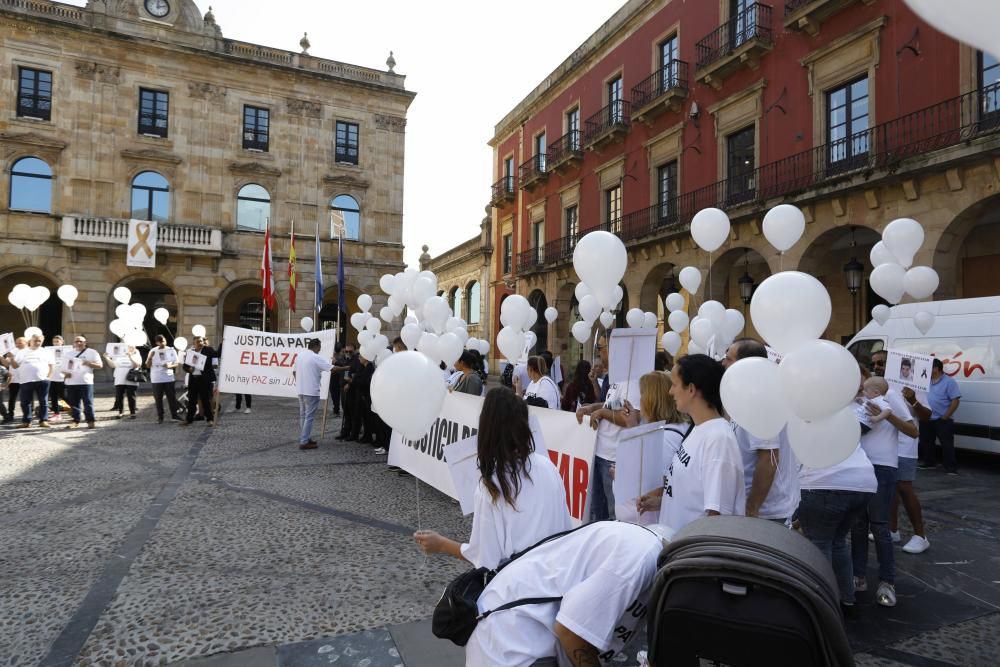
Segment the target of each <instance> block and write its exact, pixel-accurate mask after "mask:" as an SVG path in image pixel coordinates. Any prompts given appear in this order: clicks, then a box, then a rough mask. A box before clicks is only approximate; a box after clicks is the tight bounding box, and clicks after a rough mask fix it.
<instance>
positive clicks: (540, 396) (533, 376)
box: [524, 357, 559, 410]
mask: <svg viewBox="0 0 1000 667" xmlns="http://www.w3.org/2000/svg"><path fill="white" fill-rule="evenodd" d="M548 372H549V365H548V364H547V363H546V362H545V358H544V357H528V378H529V379H530V380H531V382H530V383H529V384H528V387H527V388H526V389H525V390H524V400H525V402H526V403H527V404H528V405H534V406H536V407H540V408H551V409H553V410H558V409H559V408H558V407H557V406H558V405H559V387H557V386H556V383H555V380H553V379H552V378H550V377H549V376H548ZM543 403H544V405H543Z"/></svg>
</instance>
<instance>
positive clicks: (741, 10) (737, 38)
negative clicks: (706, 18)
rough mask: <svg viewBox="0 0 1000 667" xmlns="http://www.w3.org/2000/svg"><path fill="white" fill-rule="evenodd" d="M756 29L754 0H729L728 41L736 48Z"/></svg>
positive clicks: (750, 36)
mask: <svg viewBox="0 0 1000 667" xmlns="http://www.w3.org/2000/svg"><path fill="white" fill-rule="evenodd" d="M756 30H757V2H756V0H729V43H730V45H731V46H732V48H734V49H735V48H736V47H737V46H739V45H740V44H742V43H743V42H746V41H747V40H749V39H750V38H752V37H753V36H754V34H755V33H756Z"/></svg>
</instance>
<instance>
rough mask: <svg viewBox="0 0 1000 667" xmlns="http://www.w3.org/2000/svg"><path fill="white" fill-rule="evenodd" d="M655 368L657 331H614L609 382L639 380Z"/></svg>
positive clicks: (610, 352) (610, 349)
mask: <svg viewBox="0 0 1000 667" xmlns="http://www.w3.org/2000/svg"><path fill="white" fill-rule="evenodd" d="M655 367H656V329H614V330H612V332H611V343H610V345H609V347H608V381H609V382H611V383H612V384H614V383H617V382H630V381H632V380H638V379H639V378H640V377H642V376H643V375H645V374H646V373H650V372H652V371H653V369H654V368H655ZM630 400H631V399H630ZM632 402H633V404H634V403H635V401H632Z"/></svg>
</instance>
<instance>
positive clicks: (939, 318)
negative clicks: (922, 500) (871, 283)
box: [847, 296, 1000, 454]
mask: <svg viewBox="0 0 1000 667" xmlns="http://www.w3.org/2000/svg"><path fill="white" fill-rule="evenodd" d="M921 310H925V311H927V312H929V313H932V314H933V315H934V326H933V327H931V330H930V331H929V332H927V335H926V336H925V335H923V334H921V333H920V331H919V330H918V329H917V328H916V327H915V326H914V325H913V315H914V314H916V313H917V312H919V311H921ZM891 313H892V314H891V315H890V317H889V321H888V322H886V323H885V325H880V324H879V323H878V322H875V321H871V322H869V323H868V324H867V325H865V327H864V328H863V329H861V331H859V332H858V333H857V335H856V336H854V338H852V339H851V342H850V343H848V345H847V349H848V350H850V351H851V353H852V354H853V355H854V356H855V357H856V358H857V359H858V360H859V361H861V362H862V363H864V364H868V363H869V362H870V361H871V354H872V352H876V351H878V350H883V349H890V348H891V349H894V350H897V349H898V350H909V351H912V352H919V353H922V354H930V355H933V356H935V357H937V358H939V359H941V361H942V363H943V364H944V372H945V374H946V375H949V376H951V377H952V378H954V379H955V381H956V382H958V386H959V389H961V390H962V402H961V403H960V404H959V406H958V411H957V412H956V413H955V417H954V418H955V446H956V447H959V448H962V449H975V450H979V451H984V452H993V453H997V454H1000V297H998V296H991V297H983V298H979V299H956V300H954V301H930V302H924V303H906V304H901V305H898V306H893V307H892V309H891Z"/></svg>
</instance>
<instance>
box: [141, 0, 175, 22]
mask: <svg viewBox="0 0 1000 667" xmlns="http://www.w3.org/2000/svg"><path fill="white" fill-rule="evenodd" d="M146 11H147V12H149V13H150V14H152V15H153V16H155V17H156V18H159V19H161V18H163V17H164V16H166V15H167V14H169V13H170V3H169V2H167V0H146Z"/></svg>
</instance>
